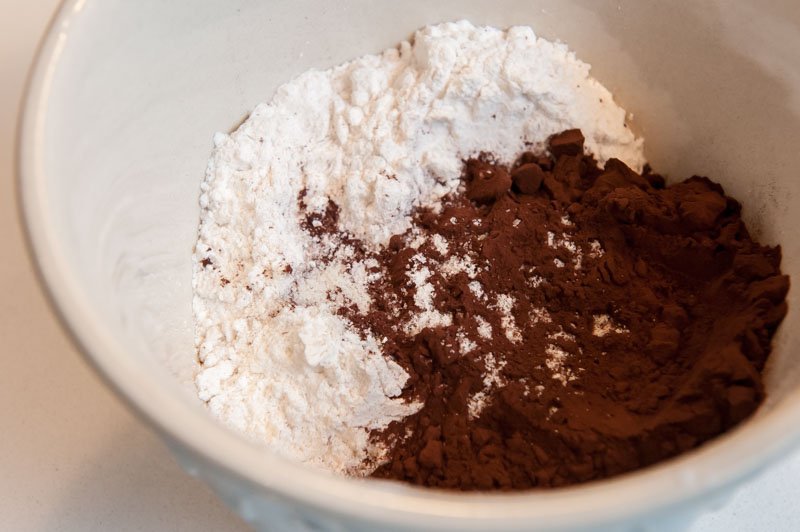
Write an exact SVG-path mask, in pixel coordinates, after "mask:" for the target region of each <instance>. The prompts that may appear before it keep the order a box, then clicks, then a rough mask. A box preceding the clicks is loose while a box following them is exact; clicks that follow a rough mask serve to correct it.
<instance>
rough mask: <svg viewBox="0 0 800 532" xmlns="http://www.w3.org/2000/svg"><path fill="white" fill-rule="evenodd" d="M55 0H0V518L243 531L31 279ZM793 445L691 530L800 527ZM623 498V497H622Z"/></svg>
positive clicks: (799, 456)
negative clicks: (18, 173) (84, 351)
mask: <svg viewBox="0 0 800 532" xmlns="http://www.w3.org/2000/svg"><path fill="white" fill-rule="evenodd" d="M57 3H58V2H57V1H56V0H37V1H35V2H30V1H26V0H0V8H2V9H1V11H2V13H3V17H2V26H0V55H1V56H2V60H0V242H2V243H3V246H2V249H3V251H2V257H3V258H2V260H0V287H2V288H0V294H2V296H0V338H1V339H2V340H3V354H2V366H0V435H1V436H0V523H2V524H1V525H0V528H2V529H3V530H14V531H25V530H65V531H73V530H74V531H93V530H115V531H116V530H120V531H121V530H187V531H204V530H209V531H210V530H215V531H216V530H230V531H236V530H246V529H247V527H246V526H245V525H244V523H243V522H242V521H241V520H240V519H238V518H237V517H236V516H235V515H233V514H232V513H231V512H230V511H229V510H228V509H227V508H226V507H225V506H223V504H222V503H221V502H220V501H219V500H218V499H217V498H216V497H215V496H214V494H213V493H212V492H211V491H210V490H209V489H208V488H207V487H206V486H205V485H204V484H202V483H201V482H199V481H197V480H195V479H193V478H192V477H189V476H188V475H186V474H185V473H184V472H183V471H182V470H181V469H180V468H179V466H178V465H177V464H176V462H175V461H174V460H173V459H172V457H171V456H170V454H169V452H168V450H167V448H166V447H165V446H164V445H163V444H162V443H161V441H160V440H159V439H158V437H157V436H156V435H155V434H154V433H153V432H152V431H151V430H150V429H149V428H148V427H147V426H146V425H145V424H144V423H143V422H142V421H141V420H139V419H137V418H136V417H134V415H133V414H131V412H129V411H128V410H127V409H126V408H125V406H124V405H123V404H122V403H121V401H120V400H119V399H117V398H116V397H115V396H114V395H113V394H112V393H111V392H109V391H108V390H107V389H106V388H105V387H104V385H103V384H102V383H101V382H100V380H99V379H98V378H97V376H96V375H95V374H94V373H93V372H92V370H91V369H90V368H89V367H88V366H87V364H86V363H85V362H84V361H83V359H82V358H81V357H80V355H79V354H78V353H77V351H76V349H75V347H74V346H72V344H71V343H70V342H69V340H68V339H67V337H66V336H65V334H64V332H63V331H62V330H61V329H60V327H59V325H58V324H57V322H56V320H55V318H54V317H53V315H52V313H51V312H50V310H49V308H48V306H47V304H46V302H45V300H44V297H43V296H42V293H41V291H40V290H39V288H38V287H37V284H36V280H35V278H34V275H33V272H32V269H31V265H30V263H29V261H28V258H27V256H26V254H25V250H24V247H23V241H22V236H21V233H20V229H19V223H18V215H17V211H16V205H15V197H14V187H13V168H12V147H13V139H14V126H15V123H16V116H17V108H18V102H19V99H20V97H21V94H22V86H23V82H24V77H25V74H26V72H27V69H28V65H29V63H30V61H31V58H32V56H33V52H34V49H35V46H36V43H37V42H38V39H39V37H40V35H41V34H42V32H43V31H44V28H45V26H46V24H47V21H48V18H49V16H50V14H51V13H52V11H53V10H54V9H55V6H56V5H57ZM797 501H800V453H796V454H795V455H794V456H792V457H788V458H787V459H786V460H785V461H784V462H783V463H782V464H779V465H778V466H777V467H775V468H773V469H772V470H770V471H768V472H767V473H765V474H764V475H763V476H762V477H760V478H759V479H757V480H755V481H754V482H751V483H750V484H748V485H746V486H745V487H743V488H742V489H741V490H740V492H739V493H738V494H737V495H736V497H735V498H734V499H733V500H732V501H731V502H730V504H729V505H728V506H726V507H725V508H723V509H722V510H720V511H719V512H717V513H716V514H711V515H708V516H706V517H704V518H702V519H701V520H700V521H698V522H697V523H695V525H694V526H693V527H692V530H694V531H709V530H726V531H727V530H737V531H757V530H770V531H772V532H779V531H795V530H800V504H798V502H797ZM621 502H622V501H621Z"/></svg>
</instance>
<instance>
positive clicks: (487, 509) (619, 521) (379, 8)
mask: <svg viewBox="0 0 800 532" xmlns="http://www.w3.org/2000/svg"><path fill="white" fill-rule="evenodd" d="M459 18H468V19H470V20H472V21H473V22H475V23H481V24H492V25H497V26H508V25H513V24H528V25H531V26H533V27H534V29H535V30H536V32H537V33H539V34H540V35H542V36H545V37H547V38H550V39H561V40H563V41H565V42H567V43H569V44H570V45H571V47H572V48H573V49H574V50H576V51H577V53H578V56H579V57H581V58H582V59H584V60H586V61H588V62H590V63H591V64H593V65H594V70H593V72H594V74H595V76H596V77H597V78H599V79H600V80H601V81H602V82H603V83H605V84H606V86H607V87H609V88H610V89H611V90H612V92H614V93H615V94H616V96H617V99H618V101H619V102H620V103H621V104H622V105H623V106H624V107H626V108H628V109H629V110H630V111H632V112H634V113H635V127H636V128H637V129H638V131H639V132H640V133H642V134H644V135H645V137H646V140H647V144H646V148H647V154H648V157H649V159H650V161H651V162H652V163H653V165H654V166H655V168H657V169H658V170H660V171H662V172H666V173H668V174H669V175H672V176H675V177H686V176H688V175H690V174H691V173H701V174H708V175H710V176H712V177H714V178H715V179H717V180H719V181H720V182H722V183H723V184H724V185H725V187H726V189H727V190H728V192H729V193H731V194H732V195H734V196H735V197H737V198H740V199H742V200H744V202H745V214H746V217H747V219H748V222H749V223H750V226H751V228H752V229H753V230H754V232H755V233H756V234H757V235H758V236H759V237H760V238H761V239H763V240H764V241H767V242H770V243H776V242H781V243H783V245H784V248H783V249H784V266H783V267H784V271H785V272H787V273H789V274H790V275H793V276H794V278H795V279H800V239H798V238H797V236H798V232H797V227H798V226H800V210H798V209H796V207H797V206H798V205H800V204H799V203H798V199H799V198H800V179H798V178H797V171H796V169H795V167H796V165H797V163H798V162H800V158H799V156H798V150H797V140H798V139H800V63H798V61H797V52H798V50H800V32H798V29H797V28H798V27H800V23H799V21H798V19H800V13H799V12H798V8H796V7H794V8H793V7H791V3H790V2H787V3H786V4H785V5H784V7H783V8H779V7H778V6H768V5H765V4H764V3H763V2H744V1H743V2H736V3H735V4H734V3H726V2H710V1H709V2H666V3H665V2H658V1H636V2H633V1H631V2H620V1H618V0H614V1H588V0H587V1H581V2H559V3H550V2H536V1H530V0H520V1H507V2H492V1H484V2H481V1H462V0H459V1H455V0H453V1H437V2H427V1H423V0H420V1H406V2H391V3H390V2H368V1H366V0H339V1H337V2H325V1H304V2H296V1H291V0H288V1H272V2H257V1H254V0H240V1H217V2H211V1H209V2H195V1H191V0H182V1H178V0H173V1H170V2H155V1H152V0H146V1H142V2H130V1H126V0H104V1H102V2H100V1H97V0H88V1H87V0H71V1H67V2H66V3H65V4H64V6H63V7H62V8H61V10H60V12H59V13H58V15H57V16H56V18H55V19H54V22H53V24H52V27H51V29H50V33H49V34H48V36H47V38H46V40H45V42H44V44H43V46H42V49H41V52H40V54H39V59H38V62H37V64H36V67H35V69H34V71H33V74H32V78H31V81H30V87H29V92H28V96H27V100H26V102H25V110H24V119H23V121H22V124H21V130H20V143H19V174H20V189H21V200H22V204H23V209H24V217H25V221H26V225H27V229H28V234H29V238H30V243H31V247H32V249H33V253H34V255H35V257H36V261H37V264H38V267H39V270H40V272H41V277H42V279H43V281H44V284H45V285H46V287H47V289H48V291H49V293H50V295H51V297H52V301H53V303H54V305H55V307H56V308H57V310H58V312H59V314H60V315H61V318H62V319H63V321H64V323H65V325H66V326H67V327H68V328H69V330H70V331H71V332H72V334H73V336H74V338H75V341H76V342H77V343H79V344H80V345H81V347H82V348H83V351H84V352H85V353H86V354H87V356H88V358H89V360H90V361H91V362H92V363H93V364H94V365H95V366H96V367H97V369H98V370H99V371H100V373H102V374H103V375H104V376H105V377H106V379H107V381H108V383H109V384H110V385H111V386H113V387H114V388H115V389H116V390H117V391H118V392H119V393H120V394H121V395H122V396H123V397H125V398H126V399H127V400H128V401H129V403H130V404H131V406H132V407H133V408H135V409H136V410H137V411H139V412H140V413H141V414H142V416H143V417H145V418H146V419H148V420H150V421H151V422H152V424H153V425H154V426H155V427H156V428H157V430H158V431H159V432H160V433H161V434H162V435H163V436H164V438H165V439H166V440H167V441H168V442H169V443H170V445H171V446H172V448H173V449H174V450H175V452H176V454H177V456H178V457H179V458H180V459H181V461H182V463H183V464H184V465H185V467H186V469H187V470H188V471H189V472H191V473H193V474H197V475H199V476H201V477H202V478H204V479H205V480H206V481H208V482H209V483H210V484H211V485H212V486H213V487H214V488H215V489H216V490H217V491H218V492H219V493H220V494H221V495H222V496H223V497H224V498H225V500H226V501H228V503H230V504H231V505H232V506H233V507H234V508H235V509H236V510H238V511H239V512H240V513H241V514H242V515H243V516H244V517H245V518H246V519H248V520H250V521H252V522H253V523H255V524H256V525H258V526H260V527H263V528H268V527H271V528H286V529H292V530H297V529H302V527H304V526H305V527H307V528H309V529H315V530H316V529H318V528H316V527H319V528H325V529H327V528H332V529H357V528H358V529H365V530H367V529H375V528H383V529H402V528H410V527H418V528H424V529H435V528H442V529H444V528H446V529H453V530H468V529H485V528H493V529H496V530H506V529H522V528H538V529H542V530H562V529H588V528H591V529H593V530H603V529H609V530H622V529H626V528H627V529H632V528H636V529H642V528H649V527H652V525H663V524H664V523H667V522H672V520H682V519H685V518H687V517H689V516H691V515H693V514H695V513H697V512H699V511H702V510H704V509H705V508H707V507H708V505H709V504H710V503H711V502H712V501H714V500H719V499H720V498H724V495H725V494H726V493H728V492H729V490H730V489H731V488H732V487H733V486H734V485H735V484H736V483H738V482H741V481H742V480H744V479H746V478H747V477H749V476H751V475H753V474H755V473H756V472H758V471H759V470H761V469H762V468H763V467H764V466H765V465H766V464H768V463H769V462H771V461H773V460H774V459H776V458H777V457H780V456H781V455H783V454H784V453H785V452H786V451H787V449H789V447H790V446H792V445H794V444H795V443H796V442H797V441H798V439H800V358H798V357H799V356H800V355H799V354H798V352H800V349H799V348H800V331H798V328H797V325H798V314H797V310H796V309H797V308H798V307H800V304H798V291H797V290H796V289H795V290H793V291H792V292H791V293H790V295H789V299H790V307H791V311H790V314H789V316H788V317H787V319H786V321H785V323H784V325H783V328H782V330H781V332H780V334H779V336H778V338H777V339H776V342H775V352H774V354H773V359H772V364H771V367H770V373H769V379H768V389H769V394H770V397H769V400H768V402H767V404H766V405H765V406H764V408H763V409H762V410H761V411H760V412H759V414H758V415H757V416H756V417H755V418H754V419H752V420H750V421H748V422H747V423H745V424H744V425H742V426H741V427H740V428H738V429H737V430H735V431H733V432H731V433H729V434H727V435H725V436H724V437H721V438H719V439H717V440H715V441H714V442H713V443H710V444H708V445H705V446H703V447H702V448H701V449H700V450H699V451H697V452H694V453H691V454H689V455H686V456H683V457H680V458H678V459H675V460H672V461H669V462H667V463H665V464H662V465H659V466H657V467H653V468H649V469H647V470H644V471H640V472H637V473H633V474H629V475H626V476H623V477H620V478H617V479H614V480H610V481H603V482H597V483H593V484H590V485H586V486H580V487H574V488H569V489H561V490H557V491H549V492H531V493H519V494H495V495H479V494H468V495H463V494H456V493H441V492H436V491H427V490H424V489H420V488H414V487H410V486H405V485H399V484H395V483H388V482H380V481H372V480H369V481H364V480H354V479H346V478H339V477H335V476H330V475H326V474H324V473H320V472H317V471H315V470H312V469H308V468H306V467H303V466H301V465H298V464H295V463H291V462H288V461H286V460H283V459H281V458H279V457H278V456H275V455H273V454H271V453H270V452H268V451H266V450H264V449H263V448H259V447H257V446H255V445H252V444H250V443H248V442H246V441H245V440H244V439H242V438H240V437H238V436H237V435H236V434H234V433H232V432H229V431H228V430H227V429H225V428H223V426H222V425H221V424H219V423H217V422H216V421H215V420H214V419H212V418H211V417H210V415H209V414H208V413H207V412H206V411H205V409H204V407H203V405H201V404H200V402H199V401H198V400H197V398H196V396H195V394H194V391H193V389H192V385H191V382H190V375H191V368H192V364H193V362H192V359H193V356H194V351H193V342H192V332H191V306H190V303H191V284H190V276H191V265H190V257H191V252H192V245H193V243H194V239H195V233H196V228H197V222H198V201H197V198H198V185H199V182H200V179H201V177H202V175H203V172H204V168H205V164H206V159H207V157H208V155H209V152H210V150H211V136H212V133H213V132H215V131H218V130H227V129H230V128H231V127H233V126H234V125H236V123H237V122H238V120H239V119H240V118H241V117H243V116H244V115H246V113H247V112H248V111H249V110H250V109H251V108H252V107H253V106H254V105H255V104H256V103H258V102H260V101H263V100H265V99H267V98H269V96H270V94H271V92H272V90H273V89H274V88H275V87H276V86H277V85H278V84H280V83H281V82H284V81H286V80H288V79H290V78H291V77H293V76H294V75H296V74H298V73H300V72H302V71H304V70H306V69H308V68H310V67H328V66H332V65H334V64H337V63H340V62H342V61H344V60H347V59H350V58H353V57H355V56H357V55H360V54H364V53H373V52H377V51H380V50H381V49H383V48H385V47H387V46H391V45H393V44H395V43H396V42H397V41H399V40H400V39H402V38H405V37H407V36H408V35H409V34H410V32H411V31H412V30H414V29H416V28H417V27H419V26H422V25H425V24H428V23H433V22H440V21H444V20H454V19H459Z"/></svg>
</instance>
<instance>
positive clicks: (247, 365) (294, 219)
mask: <svg viewBox="0 0 800 532" xmlns="http://www.w3.org/2000/svg"><path fill="white" fill-rule="evenodd" d="M413 42H414V44H413V45H412V44H411V43H410V42H403V43H401V44H400V45H399V46H398V47H397V48H394V49H390V50H387V51H385V52H383V53H382V54H380V55H372V56H365V57H362V58H360V59H357V60H355V61H353V62H350V63H347V64H344V65H341V66H338V67H335V68H333V69H330V70H326V71H316V70H314V71H309V72H306V73H304V74H302V75H300V76H299V77H298V78H296V79H294V80H293V81H291V82H289V83H287V84H286V85H284V86H282V87H280V88H279V89H278V90H277V91H276V93H275V95H274V97H273V99H272V100H271V101H270V102H269V103H266V104H261V105H259V106H258V107H256V108H255V110H254V111H253V113H252V114H251V116H250V117H249V118H248V120H247V121H245V122H244V123H243V124H242V125H241V126H240V127H239V129H238V130H237V131H236V132H234V133H232V134H230V135H225V134H217V135H215V136H214V145H215V150H214V153H213V155H212V157H211V160H210V161H209V163H208V169H207V173H206V177H205V180H204V181H203V183H202V184H201V197H200V206H201V224H200V230H199V238H198V242H197V246H196V251H195V259H196V260H195V269H194V279H193V287H194V296H195V297H194V316H195V326H196V345H197V356H198V361H199V364H200V365H199V367H198V374H197V378H196V384H197V388H198V394H199V396H200V398H201V399H202V400H203V401H205V402H207V404H208V406H209V408H210V409H211V411H212V412H213V413H214V414H215V415H217V416H218V417H219V418H221V419H223V420H224V421H225V422H227V423H228V424H229V425H231V426H233V427H234V428H236V429H238V430H241V431H242V432H244V433H246V434H247V435H249V436H250V437H251V438H253V439H254V440H257V441H263V442H265V443H267V444H268V445H269V446H270V447H271V448H272V449H273V450H275V451H278V452H280V453H282V454H284V455H286V456H289V457H291V458H294V459H297V460H301V461H304V462H307V463H310V464H314V465H317V466H320V467H324V468H327V469H331V470H334V471H340V472H351V473H365V472H368V471H369V466H365V465H364V464H365V463H370V462H372V463H374V462H377V461H380V459H381V456H382V453H383V449H380V448H375V447H371V446H370V444H369V442H368V431H369V430H371V429H376V428H382V427H386V426H387V425H388V424H389V423H390V422H391V421H392V420H395V419H400V418H402V417H404V416H407V415H409V414H411V413H413V412H415V411H416V410H417V409H418V408H419V405H416V404H407V403H405V402H403V401H401V400H400V399H398V396H399V395H400V393H401V390H402V387H403V384H404V383H405V382H406V380H407V378H408V376H407V375H406V373H405V371H403V370H402V369H401V368H400V367H399V366H398V365H397V364H395V363H394V362H392V361H391V360H389V359H388V358H386V357H385V356H384V355H383V353H382V352H381V341H379V340H378V339H376V338H374V337H372V336H370V335H369V334H366V335H360V334H358V333H357V332H356V331H355V330H354V329H353V327H352V326H351V324H350V323H349V322H348V321H347V320H346V319H344V318H342V317H341V316H340V314H339V313H338V311H339V310H340V309H341V308H344V307H351V306H354V307H356V308H357V309H359V311H361V312H365V311H366V310H367V309H369V308H370V306H371V304H372V301H371V299H370V297H369V295H368V292H367V289H366V287H367V286H368V285H369V284H370V283H371V282H373V280H374V279H375V278H376V276H380V275H385V274H386V272H385V271H383V270H382V269H381V267H380V265H378V264H377V263H375V262H374V261H370V260H365V261H359V260H355V259H354V253H355V250H354V249H353V248H352V247H351V246H349V245H348V244H346V243H343V242H340V241H337V240H335V239H332V237H330V236H326V235H322V236H314V235H313V234H312V232H310V231H309V230H308V228H305V227H304V226H303V223H302V220H303V214H304V213H303V212H301V208H300V206H299V204H298V199H299V198H301V197H302V203H303V205H304V207H305V209H306V210H307V212H308V213H311V214H316V215H318V216H317V217H316V218H311V220H310V222H309V225H310V227H311V228H312V229H314V228H321V227H323V226H324V223H325V222H324V221H323V218H322V214H324V213H325V212H326V209H328V207H329V205H330V202H333V203H335V204H336V205H338V207H339V208H340V211H339V216H338V227H337V229H338V230H339V231H341V232H343V233H345V234H349V235H352V236H353V237H356V238H359V239H361V240H362V241H363V242H364V243H365V245H366V246H367V247H368V249H369V250H371V251H377V250H378V249H380V247H381V246H384V245H386V244H387V243H388V240H389V238H390V237H391V236H392V235H394V234H399V233H403V232H404V231H405V230H407V229H408V228H409V227H410V224H411V218H410V213H411V212H412V210H413V209H415V208H416V207H429V208H431V209H433V210H435V209H436V208H437V206H438V205H439V201H440V200H441V198H443V197H444V196H445V195H447V194H449V193H452V192H454V191H455V190H456V188H457V186H458V183H459V177H460V174H461V169H462V160H463V159H464V158H466V157H469V156H472V155H475V154H477V153H479V152H481V151H490V152H492V153H494V154H495V155H496V156H497V157H498V159H499V160H500V161H501V162H503V161H504V162H507V163H508V162H511V161H512V160H513V159H514V158H515V157H516V156H517V155H518V154H519V153H520V152H521V151H523V150H525V149H535V150H539V151H541V150H543V149H544V142H545V140H546V138H547V137H548V136H549V135H551V134H554V133H557V132H559V131H561V130H564V129H567V128H573V127H578V128H581V129H582V130H583V133H584V135H585V136H586V149H587V150H588V151H589V152H591V153H593V154H594V156H595V157H596V158H597V159H598V160H599V161H600V162H604V161H605V160H607V159H608V158H611V157H617V158H620V159H622V160H624V161H626V162H627V163H628V164H630V165H631V166H632V167H634V168H636V169H638V168H641V166H642V162H643V157H642V150H641V141H640V140H637V139H635V138H634V136H633V135H632V134H631V132H630V131H629V130H628V129H627V128H626V127H625V124H624V122H625V112H624V111H623V110H622V109H621V108H619V107H618V106H617V105H616V104H615V103H614V102H613V99H612V97H611V94H609V92H608V91H607V90H606V89H605V88H603V87H602V86H601V85H599V84H598V83H597V82H596V81H595V80H594V79H592V78H590V77H589V75H588V72H589V66H588V65H586V64H585V63H582V62H580V61H578V60H577V59H576V58H575V57H574V56H573V55H572V54H571V53H570V52H569V51H568V50H567V48H566V46H564V45H562V44H554V43H551V42H548V41H544V40H542V39H538V38H536V36H535V35H534V34H533V32H532V31H531V29H530V28H512V29H510V30H508V31H500V30H497V29H493V28H476V27H474V26H472V25H471V24H469V23H468V22H459V23H455V24H441V25H438V26H431V27H427V28H424V29H422V30H420V31H418V32H417V33H416V34H415V36H414V41H413ZM526 143H529V144H526ZM437 237H440V235H434V236H433V237H432V243H433V245H434V246H435V248H436V249H437V251H438V252H439V253H440V255H441V256H442V262H441V263H437V264H426V263H425V262H424V261H421V260H420V261H417V262H416V263H415V265H414V268H413V269H411V270H410V271H409V272H407V273H408V276H409V280H410V282H411V285H412V286H411V289H413V290H415V292H414V304H415V305H416V307H417V310H418V311H419V312H417V317H416V318H415V320H414V321H412V322H411V323H409V324H408V325H407V327H408V328H409V329H408V332H409V333H410V334H413V333H414V332H415V331H419V330H421V328H423V327H437V326H442V325H448V324H450V323H452V317H451V316H449V315H445V314H441V313H440V312H438V311H437V310H436V309H435V306H434V304H433V302H434V298H435V293H434V288H433V286H432V285H431V282H430V280H431V276H432V275H433V273H434V272H436V271H441V272H443V274H444V275H455V274H457V273H459V272H466V273H467V275H468V276H470V278H474V277H475V275H476V274H477V273H478V271H479V268H480V265H479V264H477V263H476V261H475V260H474V259H473V258H471V257H470V256H464V255H457V254H451V255H450V256H449V257H448V258H447V260H445V256H448V254H449V253H451V252H452V251H453V250H451V249H449V247H448V245H447V242H446V240H445V239H443V238H437ZM420 238H422V237H420ZM423 244H424V239H422V240H420V241H419V242H417V247H419V246H421V245H423ZM437 269H438V270H437ZM531 282H532V283H533V284H534V285H537V286H538V284H537V283H539V284H540V283H541V282H544V280H542V279H541V278H537V277H536V276H533V277H532V281H531ZM470 290H471V291H473V293H474V294H475V295H476V297H486V294H484V293H483V290H482V288H481V287H480V284H479V283H478V285H477V286H475V287H474V288H473V286H472V285H470ZM509 297H510V296H509ZM506 318H508V316H506ZM511 319H513V317H511V318H510V319H507V320H506V321H504V323H503V327H504V329H505V331H504V332H505V334H506V335H509V334H510V336H509V339H512V338H516V335H514V333H513V327H512V325H513V322H512V321H511ZM476 320H479V321H478V329H477V331H478V334H479V336H480V337H481V338H484V339H489V338H491V337H492V327H491V325H490V324H489V323H488V321H486V320H485V319H483V318H481V317H476ZM509 330H510V331H511V333H509ZM514 341H516V340H514ZM459 343H460V348H461V349H462V351H463V350H464V349H465V348H470V349H475V347H474V346H473V344H474V343H475V340H473V339H469V338H465V339H464V341H461V340H459ZM497 364H499V362H497ZM488 368H489V363H488V359H487V369H488ZM493 386H499V383H494V384H493ZM365 461H366V462H365Z"/></svg>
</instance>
